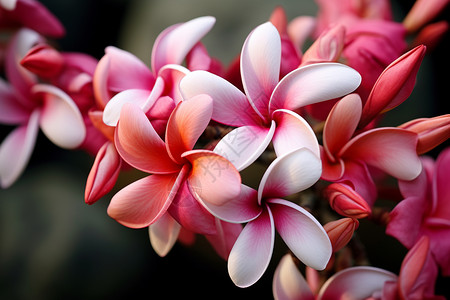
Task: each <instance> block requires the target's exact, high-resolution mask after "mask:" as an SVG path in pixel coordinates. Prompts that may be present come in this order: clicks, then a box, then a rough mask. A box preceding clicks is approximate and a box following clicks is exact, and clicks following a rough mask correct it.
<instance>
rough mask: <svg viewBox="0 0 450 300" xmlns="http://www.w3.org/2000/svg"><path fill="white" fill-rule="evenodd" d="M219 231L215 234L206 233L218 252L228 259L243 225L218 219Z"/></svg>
mask: <svg viewBox="0 0 450 300" xmlns="http://www.w3.org/2000/svg"><path fill="white" fill-rule="evenodd" d="M216 227H217V233H216V234H213V235H206V236H205V237H206V238H207V239H208V242H209V243H210V244H211V246H213V248H214V250H215V251H216V252H217V254H218V255H219V256H220V257H221V258H222V259H224V260H225V261H226V260H228V256H229V255H230V252H231V249H232V248H233V245H234V243H235V242H236V240H237V238H238V237H239V234H240V233H241V232H242V225H241V224H235V223H228V222H223V221H221V220H219V219H216Z"/></svg>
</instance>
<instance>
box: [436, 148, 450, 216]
mask: <svg viewBox="0 0 450 300" xmlns="http://www.w3.org/2000/svg"><path fill="white" fill-rule="evenodd" d="M449 168H450V147H447V148H445V149H444V150H442V151H441V153H440V154H439V156H438V158H437V160H436V169H435V174H434V177H433V191H434V195H433V197H434V198H433V208H432V211H433V214H432V215H433V217H436V218H442V219H444V220H450V217H449V216H450V205H449V203H448V199H450V186H449V184H448V171H449Z"/></svg>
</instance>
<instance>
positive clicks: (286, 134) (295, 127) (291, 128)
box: [272, 109, 320, 157]
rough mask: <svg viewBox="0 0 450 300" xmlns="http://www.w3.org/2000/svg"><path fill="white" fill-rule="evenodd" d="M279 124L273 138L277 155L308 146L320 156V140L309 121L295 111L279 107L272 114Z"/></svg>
mask: <svg viewBox="0 0 450 300" xmlns="http://www.w3.org/2000/svg"><path fill="white" fill-rule="evenodd" d="M272 118H273V120H275V122H276V124H277V128H276V129H275V134H274V136H273V138H272V142H273V147H274V149H275V153H276V154H277V156H282V155H284V154H286V153H288V152H291V151H293V150H296V149H300V148H303V147H305V148H308V149H309V150H311V151H312V152H313V153H314V154H316V155H317V157H320V149H319V142H318V141H317V137H316V135H315V133H314V131H313V130H312V128H311V126H310V125H309V124H308V122H306V121H305V119H303V118H302V117H301V116H299V115H298V114H296V113H295V112H293V111H290V110H285V109H278V110H276V111H274V112H273V114H272Z"/></svg>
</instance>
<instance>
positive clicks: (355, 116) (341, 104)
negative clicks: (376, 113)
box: [323, 94, 362, 161]
mask: <svg viewBox="0 0 450 300" xmlns="http://www.w3.org/2000/svg"><path fill="white" fill-rule="evenodd" d="M361 111H362V103H361V98H360V97H359V95H358V94H350V95H348V96H345V97H344V98H342V99H341V100H340V101H338V102H337V103H336V104H335V105H334V107H333V109H332V110H331V112H330V114H329V115H328V118H327V120H326V122H325V127H324V128H323V145H324V150H325V153H326V154H327V157H328V158H329V159H330V160H331V161H334V160H335V155H336V154H337V153H338V152H339V151H340V150H341V148H342V147H344V145H345V144H346V143H347V142H348V141H349V140H350V139H351V137H352V136H353V134H354V133H355V130H356V127H357V126H358V122H359V118H360V117H361Z"/></svg>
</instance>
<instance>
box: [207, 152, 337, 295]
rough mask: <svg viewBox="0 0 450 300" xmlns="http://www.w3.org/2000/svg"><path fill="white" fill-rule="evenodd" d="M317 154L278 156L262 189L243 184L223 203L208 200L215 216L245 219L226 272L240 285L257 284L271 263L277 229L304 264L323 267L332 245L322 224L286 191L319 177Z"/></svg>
mask: <svg viewBox="0 0 450 300" xmlns="http://www.w3.org/2000/svg"><path fill="white" fill-rule="evenodd" d="M320 173H321V163H320V159H319V157H317V156H316V155H315V153H313V152H312V151H311V150H309V149H308V148H300V149H297V150H294V151H292V152H290V153H287V154H284V155H282V156H280V157H278V158H276V159H275V160H274V161H273V162H272V163H271V164H270V166H269V167H268V168H267V170H266V172H265V173H264V175H263V178H262V179H261V182H260V184H259V187H258V190H257V191H256V190H254V189H252V188H250V187H248V186H246V185H242V189H241V195H240V196H239V197H236V198H234V199H233V200H231V201H229V202H228V203H225V204H223V205H211V204H210V203H204V204H205V207H206V208H207V209H208V210H209V211H210V212H211V213H212V214H214V215H215V216H216V217H218V218H220V219H222V220H224V221H227V222H232V223H247V224H246V225H245V227H244V229H243V230H242V232H241V234H240V235H239V237H238V239H237V241H236V243H235V244H234V246H233V248H232V250H231V253H230V256H229V257H228V272H229V274H230V277H231V279H232V280H233V282H234V283H235V284H236V285H237V286H239V287H248V286H250V285H252V284H254V283H255V282H256V281H258V280H259V278H260V277H261V276H262V275H263V274H264V272H265V270H266V268H267V266H268V265H269V262H270V259H271V256H272V252H273V247H274V241H275V230H276V231H277V232H278V233H279V234H280V236H281V237H282V238H283V240H284V242H285V243H286V244H287V246H288V247H289V249H290V250H291V251H292V252H293V253H294V254H295V255H296V256H297V257H298V258H299V259H300V260H301V261H303V262H304V263H305V264H306V265H308V266H311V267H312V268H315V269H319V270H322V269H324V268H325V266H326V265H327V263H328V260H329V259H330V257H331V251H332V246H331V243H330V239H329V238H328V235H327V233H326V231H325V230H324V228H323V227H322V225H320V223H319V222H318V221H317V220H316V219H315V218H314V216H313V215H311V214H310V213H309V212H308V211H306V210H305V209H304V208H302V207H300V206H298V205H297V204H295V203H293V202H290V201H288V200H284V199H282V197H285V196H289V195H292V194H294V193H297V192H300V191H303V190H305V189H307V188H309V187H310V186H312V185H313V184H314V183H315V182H316V181H317V180H318V179H319V177H320Z"/></svg>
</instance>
